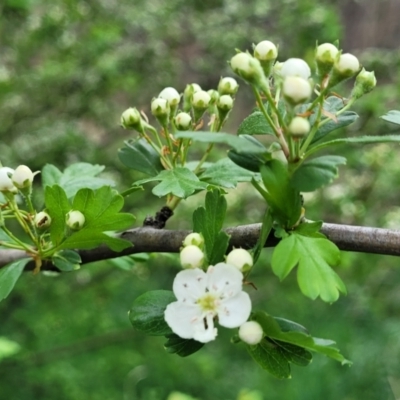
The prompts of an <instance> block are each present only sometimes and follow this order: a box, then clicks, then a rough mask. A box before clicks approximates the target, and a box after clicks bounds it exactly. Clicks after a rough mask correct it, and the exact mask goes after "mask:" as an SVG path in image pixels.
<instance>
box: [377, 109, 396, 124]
mask: <svg viewBox="0 0 400 400" xmlns="http://www.w3.org/2000/svg"><path fill="white" fill-rule="evenodd" d="M381 118H382V119H383V120H385V121H387V122H391V123H393V124H397V125H400V111H398V110H392V111H389V112H388V113H387V114H385V115H383V116H382V117H381Z"/></svg>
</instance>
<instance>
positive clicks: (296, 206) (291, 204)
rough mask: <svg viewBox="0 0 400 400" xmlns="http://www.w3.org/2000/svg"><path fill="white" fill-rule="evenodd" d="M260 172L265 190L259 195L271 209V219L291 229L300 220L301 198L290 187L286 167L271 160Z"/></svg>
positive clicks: (279, 162)
mask: <svg viewBox="0 0 400 400" xmlns="http://www.w3.org/2000/svg"><path fill="white" fill-rule="evenodd" d="M260 172H261V177H262V180H263V182H264V185H265V188H266V191H263V192H261V194H262V195H263V196H264V198H265V200H266V201H267V203H268V205H269V206H270V207H271V209H272V210H271V211H272V215H273V217H274V218H276V219H278V220H279V221H280V222H281V224H282V225H283V226H284V227H287V228H291V227H292V226H293V225H295V224H296V222H297V221H298V220H299V218H300V214H301V196H300V193H299V191H298V190H296V189H294V188H293V187H292V186H291V181H290V178H289V173H288V170H287V167H286V165H285V164H283V163H282V162H281V161H279V160H271V161H269V162H267V163H266V164H265V165H263V166H262V167H261V169H260Z"/></svg>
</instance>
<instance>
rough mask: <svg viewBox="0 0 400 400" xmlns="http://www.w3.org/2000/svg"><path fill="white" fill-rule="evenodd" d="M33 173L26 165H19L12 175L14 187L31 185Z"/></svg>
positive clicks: (20, 187)
mask: <svg viewBox="0 0 400 400" xmlns="http://www.w3.org/2000/svg"><path fill="white" fill-rule="evenodd" d="M33 177H34V174H33V172H32V171H31V169H30V168H29V167H27V166H26V165H19V166H18V167H17V168H16V169H15V171H14V173H13V175H12V178H11V179H12V181H13V184H14V186H15V187H17V188H18V189H25V188H28V187H30V186H32V182H33Z"/></svg>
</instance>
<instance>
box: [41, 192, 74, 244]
mask: <svg viewBox="0 0 400 400" xmlns="http://www.w3.org/2000/svg"><path fill="white" fill-rule="evenodd" d="M44 198H45V204H46V209H47V212H48V214H49V215H50V217H51V224H50V227H49V230H50V238H51V241H52V242H53V244H54V245H56V246H57V245H59V244H60V243H61V241H62V240H63V239H64V237H65V232H66V225H65V218H66V215H67V213H68V211H70V210H71V206H70V204H69V201H68V198H67V195H66V193H65V191H64V190H63V188H62V187H60V186H58V185H54V186H46V189H45V193H44Z"/></svg>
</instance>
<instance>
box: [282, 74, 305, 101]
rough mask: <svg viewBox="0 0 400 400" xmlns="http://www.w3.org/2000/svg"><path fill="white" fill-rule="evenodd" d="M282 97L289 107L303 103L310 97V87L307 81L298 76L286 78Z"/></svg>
mask: <svg viewBox="0 0 400 400" xmlns="http://www.w3.org/2000/svg"><path fill="white" fill-rule="evenodd" d="M282 92H283V95H284V96H285V99H286V100H287V102H288V103H289V104H291V105H294V106H295V105H297V104H300V103H304V102H305V101H306V100H307V99H308V98H309V97H310V96H311V92H312V89H311V85H310V82H308V81H307V80H305V79H303V78H300V77H299V76H288V77H287V78H285V80H284V81H283V87H282Z"/></svg>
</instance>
